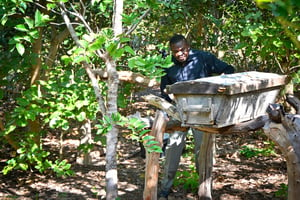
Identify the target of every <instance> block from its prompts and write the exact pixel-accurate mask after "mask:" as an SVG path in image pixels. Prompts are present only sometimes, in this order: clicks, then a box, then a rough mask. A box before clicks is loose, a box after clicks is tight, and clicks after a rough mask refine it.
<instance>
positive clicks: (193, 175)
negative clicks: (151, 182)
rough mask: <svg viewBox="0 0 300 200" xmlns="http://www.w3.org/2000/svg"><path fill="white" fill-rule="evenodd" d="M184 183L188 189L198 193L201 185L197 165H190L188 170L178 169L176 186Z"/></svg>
mask: <svg viewBox="0 0 300 200" xmlns="http://www.w3.org/2000/svg"><path fill="white" fill-rule="evenodd" d="M178 185H182V186H183V188H184V189H185V190H187V191H190V192H193V193H196V192H197V191H198V187H199V175H198V173H197V172H196V169H195V166H194V165H190V166H189V169H188V170H186V171H177V172H176V177H175V180H174V186H178Z"/></svg>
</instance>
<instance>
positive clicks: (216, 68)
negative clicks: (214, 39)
mask: <svg viewBox="0 0 300 200" xmlns="http://www.w3.org/2000/svg"><path fill="white" fill-rule="evenodd" d="M207 62H208V65H209V66H210V70H211V74H213V73H216V74H223V73H225V74H232V73H234V67H233V66H232V65H229V64H227V63H226V62H224V61H222V60H220V59H218V58H217V57H216V56H215V55H213V54H211V53H208V54H207Z"/></svg>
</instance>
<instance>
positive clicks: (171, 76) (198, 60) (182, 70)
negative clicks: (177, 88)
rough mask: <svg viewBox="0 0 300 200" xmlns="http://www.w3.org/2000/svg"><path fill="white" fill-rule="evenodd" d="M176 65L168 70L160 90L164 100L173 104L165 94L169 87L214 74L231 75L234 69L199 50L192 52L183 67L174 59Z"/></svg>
mask: <svg viewBox="0 0 300 200" xmlns="http://www.w3.org/2000/svg"><path fill="white" fill-rule="evenodd" d="M172 61H173V62H174V65H173V66H172V67H170V68H168V69H166V71H165V72H166V75H165V76H163V77H162V78H161V83H160V90H161V95H162V97H163V98H164V99H166V100H167V101H169V102H171V99H170V97H169V96H168V95H167V94H166V93H165V92H164V89H165V88H166V86H167V85H172V84H174V83H176V82H179V81H190V80H195V79H198V78H204V77H208V76H212V75H213V74H222V73H225V74H231V73H233V72H234V68H233V67H232V66H231V65H228V64H227V63H225V62H223V61H221V60H219V59H217V58H216V56H215V55H213V54H211V53H209V52H205V51H199V50H190V52H189V57H188V59H187V62H186V63H185V64H184V65H182V63H179V62H178V61H177V60H176V59H175V58H174V57H172Z"/></svg>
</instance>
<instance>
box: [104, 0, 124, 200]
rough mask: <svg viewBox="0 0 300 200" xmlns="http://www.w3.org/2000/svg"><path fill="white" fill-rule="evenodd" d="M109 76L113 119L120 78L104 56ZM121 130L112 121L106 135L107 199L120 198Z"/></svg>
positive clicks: (118, 4)
mask: <svg viewBox="0 0 300 200" xmlns="http://www.w3.org/2000/svg"><path fill="white" fill-rule="evenodd" d="M122 13H123V0H115V1H114V15H113V29H114V35H115V36H117V35H119V34H120V33H122ZM104 60H105V65H106V69H107V74H108V83H107V84H108V95H107V114H108V116H109V117H111V118H112V116H113V114H115V113H117V112H118V107H117V97H118V86H119V77H118V72H117V69H116V63H115V61H114V60H113V59H112V57H111V56H110V55H109V54H108V53H106V54H104ZM118 134H119V130H118V127H117V125H116V124H115V123H114V122H113V120H112V129H111V130H110V131H108V133H107V135H106V156H105V160H106V176H105V178H106V199H107V200H115V199H116V198H117V197H118V170H117V157H116V155H117V143H118Z"/></svg>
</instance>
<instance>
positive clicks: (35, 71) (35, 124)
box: [28, 28, 43, 146]
mask: <svg viewBox="0 0 300 200" xmlns="http://www.w3.org/2000/svg"><path fill="white" fill-rule="evenodd" d="M38 32H39V37H38V38H37V39H36V40H35V41H34V43H33V46H32V52H33V53H34V54H35V56H36V57H35V59H34V60H33V63H32V70H31V80H30V85H34V84H36V83H37V80H39V79H40V71H41V65H42V60H41V57H40V55H41V51H42V38H43V28H38ZM28 129H29V132H32V133H35V136H34V137H33V141H34V142H35V143H36V144H37V145H38V146H40V140H41V137H40V131H41V125H40V122H39V119H38V118H37V119H35V120H34V121H31V120H29V121H28Z"/></svg>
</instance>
